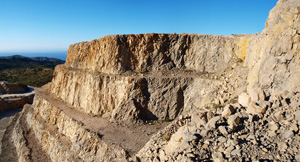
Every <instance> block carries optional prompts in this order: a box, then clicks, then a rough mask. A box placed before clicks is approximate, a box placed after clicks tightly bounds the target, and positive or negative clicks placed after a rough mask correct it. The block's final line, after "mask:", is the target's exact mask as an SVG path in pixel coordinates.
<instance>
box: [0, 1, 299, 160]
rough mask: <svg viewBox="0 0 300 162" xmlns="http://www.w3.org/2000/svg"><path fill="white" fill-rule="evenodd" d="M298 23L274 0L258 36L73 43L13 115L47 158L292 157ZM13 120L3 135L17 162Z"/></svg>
mask: <svg viewBox="0 0 300 162" xmlns="http://www.w3.org/2000/svg"><path fill="white" fill-rule="evenodd" d="M299 24H300V2H299V1H297V0H279V1H278V3H277V6H276V7H275V8H274V9H273V10H272V11H271V12H270V16H269V18H268V20H267V23H266V28H265V30H264V31H263V32H262V33H260V34H255V35H232V36H212V35H197V34H138V35H112V36H105V37H102V38H100V39H98V40H93V41H91V42H81V43H77V44H74V45H71V46H70V48H69V50H68V56H67V60H66V63H65V64H64V65H60V66H57V67H56V69H55V73H54V77H53V80H52V82H51V83H50V85H49V87H44V88H42V89H40V90H38V92H37V95H36V97H35V100H34V103H33V105H32V106H30V107H27V108H25V110H24V111H23V112H22V113H21V114H19V115H20V116H21V117H22V116H25V117H26V118H25V119H26V120H25V119H24V118H23V121H26V122H25V124H26V125H25V126H24V127H26V128H28V129H30V130H31V131H32V132H34V136H35V139H37V141H39V143H40V144H41V148H42V150H43V152H44V153H45V154H46V155H47V156H48V157H46V158H45V159H47V158H49V159H51V161H206V160H207V161H209V160H214V161H254V160H274V159H276V160H281V161H286V160H300V152H299V151H298V150H299V139H300V136H299V125H300V123H299V121H300V113H299V111H300V110H299V85H300V82H299V78H300V75H299V74H300V73H299V60H300V58H299V51H300V50H299V42H300V41H299V38H300V37H299V31H300V30H299ZM21 119H22V118H19V120H17V121H14V122H12V124H14V125H15V127H14V128H12V127H8V128H7V131H6V134H4V136H3V139H2V143H3V144H2V148H3V146H7V148H11V147H12V146H14V147H16V148H17V151H16V153H15V154H17V155H18V158H19V161H23V160H24V159H26V156H27V154H28V152H27V149H26V147H27V146H26V144H23V143H24V142H23V139H25V140H27V143H28V144H30V143H33V142H32V141H31V139H30V138H26V137H28V136H27V134H26V133H22V131H20V129H19V126H18V123H23V122H21V121H22V120H21ZM170 120H173V121H172V122H171V123H168V122H167V121H170ZM166 125H168V126H166ZM165 126H166V127H165ZM123 127H125V128H123ZM164 127H165V128H164ZM163 128H164V129H163ZM10 133H11V134H12V135H13V136H12V138H11V140H12V141H14V142H13V144H10V143H8V142H7V141H6V140H4V139H7V137H8V136H9V134H10ZM22 134H23V135H22ZM22 137H25V138H22ZM150 137H151V138H150ZM147 141H148V142H147ZM25 143H26V142H25ZM28 149H29V150H34V148H28ZM29 154H30V153H29ZM4 155H5V152H3V149H2V154H1V156H4ZM49 159H48V160H49ZM26 160H28V159H26ZM29 160H30V158H29Z"/></svg>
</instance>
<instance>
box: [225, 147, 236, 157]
mask: <svg viewBox="0 0 300 162" xmlns="http://www.w3.org/2000/svg"><path fill="white" fill-rule="evenodd" d="M233 149H234V146H230V147H228V148H227V149H226V150H225V151H224V154H225V155H227V156H228V155H230V154H231V151H232V150H233Z"/></svg>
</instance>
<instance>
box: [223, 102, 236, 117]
mask: <svg viewBox="0 0 300 162" xmlns="http://www.w3.org/2000/svg"><path fill="white" fill-rule="evenodd" d="M234 111H235V109H234V107H233V106H232V105H226V106H225V107H224V110H223V112H222V117H225V118H228V117H229V116H230V115H232V114H233V113H234Z"/></svg>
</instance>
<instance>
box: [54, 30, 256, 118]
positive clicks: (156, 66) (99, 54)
mask: <svg viewBox="0 0 300 162" xmlns="http://www.w3.org/2000/svg"><path fill="white" fill-rule="evenodd" d="M253 36H254V35H250V36H212V35H197V34H138V35H111V36H105V37H102V38H100V39H98V40H93V41H91V42H82V43H78V44H74V45H71V46H70V48H69V50H68V57H67V61H66V63H65V64H64V65H62V66H58V67H57V68H56V70H55V73H54V78H53V80H52V83H51V86H50V90H49V91H50V92H51V93H53V94H55V95H56V96H57V97H58V98H60V99H62V100H64V101H65V102H67V103H68V104H70V105H71V106H72V107H74V108H76V109H78V110H80V111H82V112H85V113H90V114H92V115H100V116H102V115H105V114H106V115H111V116H112V118H113V119H118V120H131V119H133V118H135V119H136V118H140V119H143V120H148V119H160V120H164V119H171V120H172V119H175V118H176V116H177V115H178V114H179V113H180V112H182V110H183V109H184V105H185V104H184V98H187V97H186V95H188V94H187V93H186V92H185V90H186V88H187V87H188V86H189V85H191V84H192V83H193V82H194V80H195V78H197V77H198V78H199V77H201V76H199V75H200V74H205V73H208V74H211V73H222V72H224V71H226V70H227V69H231V68H233V67H235V66H237V64H239V63H240V62H242V61H243V60H244V59H245V55H246V46H247V43H248V42H247V40H248V38H251V37H253ZM203 88H204V89H205V88H206V87H205V86H203ZM210 97H212V96H210ZM203 101H204V100H203ZM208 101H210V100H206V101H205V102H208ZM196 102H197V101H196ZM202 105H204V104H202ZM126 114H127V115H126ZM129 114H130V115H129Z"/></svg>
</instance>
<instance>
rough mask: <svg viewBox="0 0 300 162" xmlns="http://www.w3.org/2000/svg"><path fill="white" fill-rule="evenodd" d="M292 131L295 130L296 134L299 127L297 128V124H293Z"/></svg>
mask: <svg viewBox="0 0 300 162" xmlns="http://www.w3.org/2000/svg"><path fill="white" fill-rule="evenodd" d="M291 130H293V131H295V132H297V131H298V126H297V124H296V123H292V125H291Z"/></svg>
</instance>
